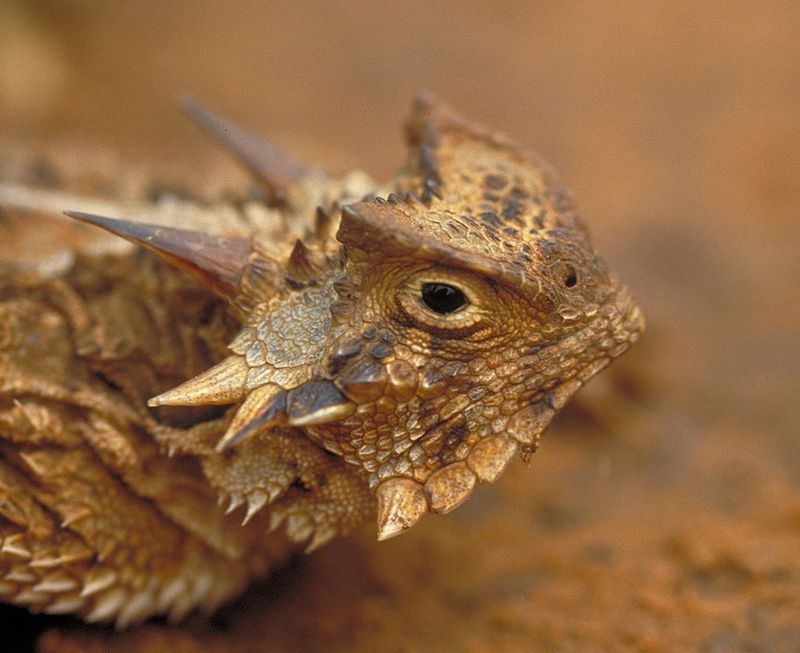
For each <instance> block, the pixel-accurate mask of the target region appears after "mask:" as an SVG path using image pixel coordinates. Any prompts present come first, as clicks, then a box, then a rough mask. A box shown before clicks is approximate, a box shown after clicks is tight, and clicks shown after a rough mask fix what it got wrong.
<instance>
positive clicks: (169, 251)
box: [65, 211, 251, 299]
mask: <svg viewBox="0 0 800 653" xmlns="http://www.w3.org/2000/svg"><path fill="white" fill-rule="evenodd" d="M65 213H66V215H68V216H69V217H71V218H75V219H76V220H80V221H81V222H86V223H89V224H92V225H95V226H98V227H102V228H103V229H105V230H106V231H110V232H111V233H112V234H114V235H116V236H121V237H122V238H125V239H126V240H129V241H131V242H132V243H135V244H136V245H141V246H142V247H145V248H146V249H149V250H150V251H152V252H155V253H156V254H158V255H159V256H161V257H163V258H165V259H166V260H167V261H169V262H170V263H172V264H173V265H175V266H176V267H178V268H181V269H182V270H186V271H187V272H191V273H192V274H193V275H194V276H196V277H197V278H199V279H200V281H202V282H203V283H205V284H206V285H208V286H211V287H212V288H214V290H216V291H217V292H219V293H220V294H222V295H224V296H225V297H227V298H228V299H233V298H234V297H235V296H236V295H237V293H238V290H239V288H238V286H239V277H240V275H241V272H242V269H243V268H244V266H245V264H246V263H247V259H248V256H249V254H250V249H251V247H250V241H249V240H248V239H246V238H229V237H225V236H209V235H208V234H204V233H201V232H199V231H189V230H186V229H173V228H171V227H161V226H158V225H153V224H146V223H142V222H131V221H128V220H117V219H114V218H106V217H103V216H100V215H92V214H90V213H81V212H79V211H65Z"/></svg>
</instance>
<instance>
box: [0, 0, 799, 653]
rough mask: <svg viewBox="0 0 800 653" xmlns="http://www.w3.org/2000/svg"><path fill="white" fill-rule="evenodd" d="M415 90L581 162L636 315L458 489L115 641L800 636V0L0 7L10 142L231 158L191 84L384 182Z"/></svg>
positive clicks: (189, 645)
mask: <svg viewBox="0 0 800 653" xmlns="http://www.w3.org/2000/svg"><path fill="white" fill-rule="evenodd" d="M420 88H425V89H429V90H431V91H433V92H435V93H436V94H438V95H440V96H441V97H443V98H444V99H446V100H447V101H449V102H450V103H451V104H453V105H454V106H455V107H457V108H458V109H459V110H460V111H462V112H463V113H466V114H467V115H469V116H471V117H473V118H475V119H478V120H480V121H482V122H484V123H487V124H488V125H491V126H493V127H495V128H498V129H500V130H502V131H504V132H506V133H508V134H509V135H511V136H513V137H514V138H516V139H517V140H518V141H520V142H521V143H522V144H524V145H526V146H530V147H532V148H534V149H536V150H538V151H539V152H540V153H541V154H542V155H544V156H545V158H547V159H549V160H550V161H551V162H552V163H553V164H554V165H555V166H556V168H557V169H559V170H560V171H561V173H562V177H563V179H564V180H566V182H567V184H568V185H569V186H571V187H572V188H573V189H574V190H575V193H576V195H577V198H578V200H579V202H580V204H581V206H582V207H583V210H584V212H585V214H586V215H587V218H588V220H589V222H590V224H591V225H592V227H593V232H594V236H595V240H596V242H597V244H598V246H599V249H600V250H601V251H602V252H603V253H604V254H605V255H606V257H607V259H608V260H609V261H610V263H611V265H612V267H614V268H616V269H617V271H618V272H619V273H620V275H621V276H622V277H623V278H624V279H626V280H627V281H628V282H629V283H630V285H632V286H633V288H634V290H635V292H636V294H637V296H638V297H639V299H640V302H641V304H642V307H643V309H644V311H645V314H646V315H647V318H648V332H647V334H646V336H645V338H644V340H643V341H642V342H641V343H640V344H639V345H637V347H636V348H634V349H633V350H632V351H631V352H630V353H628V354H626V355H625V356H624V357H623V359H621V360H620V361H619V363H617V364H615V366H614V368H613V369H612V370H610V371H609V372H608V373H604V376H605V378H604V379H598V380H597V381H596V382H595V383H593V384H592V385H591V386H590V387H589V388H587V389H586V390H585V391H583V395H584V396H583V398H582V400H581V401H580V402H578V404H577V405H575V406H572V407H571V408H570V409H568V410H567V411H566V412H565V413H564V414H563V415H562V416H560V417H559V419H558V420H557V422H556V423H555V424H554V427H553V428H552V429H551V430H550V431H549V433H548V436H547V437H546V438H545V441H544V444H543V447H542V450H541V451H540V453H538V454H537V455H536V456H535V457H534V461H533V464H532V466H531V468H530V469H527V468H525V467H524V466H523V465H522V464H519V463H517V464H515V465H514V466H513V467H512V469H511V470H510V471H509V472H507V473H506V475H505V476H504V477H503V478H502V479H501V480H500V481H499V482H498V483H497V484H496V485H494V486H492V487H486V488H482V489H480V490H479V491H478V492H476V493H475V495H474V497H473V499H472V500H471V501H470V503H469V504H468V505H467V506H465V507H463V508H462V509H460V510H459V511H457V512H456V513H454V514H453V515H451V516H449V517H447V518H442V519H433V518H431V519H430V520H425V521H424V522H423V523H422V524H421V525H420V526H418V527H416V528H415V529H414V530H413V531H412V532H410V533H408V534H407V535H404V536H403V537H401V538H398V539H397V540H392V541H391V542H388V543H385V544H381V545H377V544H375V543H374V542H373V541H372V533H371V532H368V531H366V530H365V532H364V534H363V535H362V536H361V537H357V538H354V539H351V540H347V541H342V542H337V543H335V544H334V545H332V546H330V547H328V548H327V549H326V550H324V551H322V552H321V553H319V554H317V555H315V556H313V557H311V558H310V559H301V560H298V561H296V562H295V563H294V564H293V566H291V567H290V568H289V569H286V570H284V571H282V572H281V573H280V574H279V576H278V577H277V580H276V582H272V583H270V582H267V583H264V584H262V585H260V586H257V587H255V588H254V589H253V590H252V591H251V593H250V594H249V595H248V596H247V597H246V598H245V599H244V600H243V601H241V602H239V603H236V604H235V605H233V606H232V607H231V608H229V609H228V610H227V611H226V612H225V613H223V615H222V616H220V617H218V618H217V619H216V620H215V621H213V622H211V623H207V622H202V621H199V620H198V621H195V622H192V623H190V624H189V625H188V626H186V627H184V628H181V629H178V630H169V629H166V628H163V627H161V626H157V625H153V626H149V627H146V628H144V629H141V630H138V631H134V632H133V633H130V634H127V635H124V636H122V638H120V639H119V640H118V641H116V642H115V643H114V646H117V647H124V646H128V647H130V649H131V650H145V649H146V647H150V648H149V649H147V650H159V649H160V648H162V647H167V646H169V647H175V646H183V647H185V648H184V650H204V649H206V648H210V649H213V650H242V651H244V650H365V651H366V650H376V649H377V648H382V649H383V650H392V651H425V650H436V649H438V650H448V649H453V650H469V651H481V650H534V651H538V650H542V651H555V650H558V651H617V650H619V651H623V650H644V651H675V650H692V651H700V650H703V651H732V650H749V651H770V652H772V651H797V650H800V392H798V381H800V378H798V377H800V235H798V234H800V229H799V228H798V224H797V223H798V219H800V4H798V3H794V2H766V1H765V2H750V3H745V2H731V3H714V2H708V3H704V2H701V3H695V2H691V3H689V2H686V3H683V2H681V3H675V2H663V3H661V2H647V3H636V2H629V1H620V2H607V3H561V2H550V1H548V2H511V3H499V2H455V1H447V2H424V1H421V0H418V1H412V2H405V3H397V2H395V3H379V2H358V1H353V2H339V3H310V2H270V3H267V2H258V1H256V0H244V1H239V2H211V1H206V2H202V1H201V2H198V1H197V0H195V1H192V2H189V1H180V0H172V1H169V2H164V1H161V2H156V1H141V2H137V3H111V2H100V1H94V0H50V1H47V2H43V1H38V2H37V1H34V0H29V1H24V0H3V2H2V3H1V4H0V144H1V143H3V142H6V143H10V142H14V143H23V144H25V146H26V147H28V148H37V147H40V148H46V147H52V146H53V145H54V144H57V145H58V146H59V147H65V148H69V147H80V148H87V147H88V148H100V149H104V150H107V151H109V152H113V153H115V155H116V156H118V157H119V158H120V159H121V160H123V161H125V162H129V163H130V165H143V166H148V165H153V166H161V165H164V162H170V163H175V164H176V165H185V166H187V167H193V166H197V165H208V166H209V167H208V169H215V168H214V166H218V167H219V169H220V170H224V171H227V172H226V173H225V174H230V175H231V176H232V178H234V179H236V178H237V177H236V175H238V174H239V173H237V172H233V166H232V164H229V163H228V162H227V160H226V159H225V158H224V157H223V156H222V155H221V154H218V153H216V152H214V151H213V149H212V148H211V147H210V146H209V145H208V143H207V142H206V141H204V140H203V139H202V138H201V137H200V136H199V135H198V134H197V133H196V131H195V130H194V129H193V128H192V127H191V126H190V125H188V124H187V121H186V120H185V119H183V118H182V117H181V116H180V115H179V113H178V112H177V111H176V110H175V109H174V106H175V102H174V98H175V96H176V94H177V93H179V92H182V91H189V92H191V93H193V94H195V95H197V96H199V97H200V98H202V99H203V100H204V101H206V102H207V103H208V104H210V105H211V106H213V107H215V108H217V109H219V110H220V111H222V112H223V113H225V114H227V115H228V116H229V117H231V118H233V119H235V120H237V121H238V122H240V123H243V124H245V125H247V126H249V127H250V128H252V129H254V130H255V131H258V132H260V133H262V134H264V135H267V136H269V137H270V138H272V139H273V140H275V141H276V142H278V143H280V144H281V145H283V146H284V147H286V148H287V149H289V150H290V151H292V152H293V153H295V154H296V155H298V156H300V157H302V158H304V159H306V160H308V161H311V162H315V163H321V164H324V165H325V166H327V167H328V168H329V169H330V170H332V171H334V172H343V171H345V170H347V169H349V168H352V167H359V168H363V169H365V170H367V171H369V172H371V173H373V174H374V175H376V176H377V177H378V178H385V177H387V176H388V175H389V174H391V172H392V171H393V170H394V169H395V168H396V167H397V166H398V165H399V164H400V163H401V161H402V158H403V156H404V152H403V144H402V135H401V130H400V124H401V122H402V120H403V118H404V116H405V115H406V111H407V107H408V104H409V100H410V97H411V96H412V94H413V92H414V91H415V90H417V89H420ZM238 178H239V179H244V178H245V177H244V175H241V176H240V177H238ZM38 623H39V622H37V624H38ZM42 627H43V628H45V629H47V628H50V626H49V625H45V626H42ZM109 636H110V634H109V633H107V632H105V631H97V630H89V631H84V630H83V629H82V628H81V627H79V626H77V625H75V624H70V623H68V624H66V625H64V624H60V625H59V626H57V627H56V628H55V629H53V630H50V631H49V632H48V633H47V634H45V635H44V638H43V639H42V640H41V642H40V645H41V646H42V648H43V649H44V650H52V651H55V650H82V649H83V648H91V649H92V650H102V648H103V647H104V646H107V645H108V642H107V637H109ZM71 646H74V647H75V648H70V647H71ZM117 650H122V648H118V649H117Z"/></svg>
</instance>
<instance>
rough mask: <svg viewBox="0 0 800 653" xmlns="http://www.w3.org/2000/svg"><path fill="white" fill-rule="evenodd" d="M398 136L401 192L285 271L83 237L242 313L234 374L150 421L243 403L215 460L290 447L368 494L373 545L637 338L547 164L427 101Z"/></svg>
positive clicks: (209, 375)
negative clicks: (279, 442)
mask: <svg viewBox="0 0 800 653" xmlns="http://www.w3.org/2000/svg"><path fill="white" fill-rule="evenodd" d="M225 133H229V132H227V131H226V132H225ZM407 137H408V141H409V144H410V157H409V160H408V163H407V165H406V167H405V168H404V169H403V170H402V171H401V173H400V174H399V175H398V177H397V178H396V179H395V181H394V182H393V184H392V191H393V192H391V193H389V194H388V195H387V196H386V197H385V198H380V197H372V198H369V199H364V200H362V201H360V202H354V203H353V202H351V203H347V202H340V203H339V207H340V216H337V217H338V220H339V223H338V230H336V229H335V224H334V225H333V228H332V227H331V224H329V223H328V224H326V225H325V229H324V230H323V231H325V234H327V237H322V236H320V235H319V233H318V234H317V236H316V237H312V239H311V240H310V241H309V244H308V245H305V244H303V243H302V242H300V241H298V242H296V243H295V244H294V245H293V246H292V247H290V248H289V249H290V250H291V251H289V249H287V253H286V255H285V256H284V257H283V258H280V257H278V258H277V259H276V258H275V257H272V258H270V257H268V256H266V255H264V254H263V253H261V254H259V253H258V252H256V253H255V254H254V253H250V254H248V253H247V252H248V251H250V245H249V241H247V240H244V239H235V238H234V239H230V238H228V239H224V238H219V237H214V238H212V237H210V236H203V235H202V234H196V233H193V234H191V235H187V234H180V233H178V232H177V231H175V230H168V229H164V228H158V227H142V226H134V225H130V224H129V225H128V226H127V227H125V228H121V227H120V224H119V223H118V224H115V225H111V226H110V225H109V224H103V223H102V222H100V220H101V219H99V218H92V219H91V220H92V221H94V222H95V223H96V224H101V226H106V227H107V228H111V229H112V231H115V233H120V234H121V235H124V236H126V237H128V238H130V239H132V240H135V241H136V242H139V243H140V244H144V245H145V246H148V247H150V248H151V249H155V250H156V251H158V252H159V253H160V254H162V255H165V256H167V258H170V260H172V261H173V262H177V263H178V264H179V265H182V266H183V267H186V268H187V269H189V270H190V271H193V272H194V273H195V274H197V275H198V276H200V277H201V278H202V279H203V280H204V281H205V282H206V283H208V284H210V285H212V286H213V287H215V288H217V289H218V290H220V291H221V292H222V293H223V294H225V295H226V296H228V297H229V298H231V299H236V301H237V302H238V303H239V306H240V307H241V306H245V307H246V310H244V311H243V315H242V317H243V328H242V331H241V332H240V333H239V335H238V336H237V337H236V338H235V340H234V341H233V342H232V343H231V345H230V349H231V356H230V357H228V358H227V359H225V360H224V361H223V362H222V363H220V364H219V365H217V366H216V367H214V368H212V369H211V370H209V371H208V372H206V373H204V374H202V375H200V376H199V377H196V378H195V379H192V380H190V381H188V382H186V383H185V384H183V385H182V386H179V387H178V388H175V389H173V390H171V391H168V392H166V393H164V394H162V395H160V396H159V397H156V398H154V399H153V400H151V405H162V404H179V405H192V404H205V403H220V404H224V403H233V402H241V406H240V407H239V408H238V409H237V412H236V414H235V416H234V417H233V420H232V422H231V424H230V427H229V429H228V431H227V433H226V434H225V435H224V436H223V438H222V439H221V440H220V442H219V444H218V446H217V450H218V452H219V453H222V452H224V451H225V450H226V449H229V448H231V447H233V446H236V445H237V443H240V442H242V441H243V440H245V439H248V440H249V441H250V442H249V444H250V445H251V446H257V445H253V444H252V443H253V441H254V440H256V441H257V440H258V439H259V438H260V439H269V438H270V437H273V435H271V434H274V433H275V432H276V431H275V430H276V429H277V430H281V433H285V432H286V431H287V430H289V431H293V432H298V433H301V434H302V436H303V437H306V438H308V439H310V440H311V441H312V442H313V443H315V444H316V445H318V446H319V447H321V448H323V449H324V450H326V451H327V452H329V453H331V454H334V455H336V456H340V457H341V458H343V459H344V461H346V463H349V467H350V468H351V469H352V470H353V471H354V473H356V474H357V475H358V476H359V477H360V478H361V479H363V481H365V482H366V485H368V487H369V488H370V489H371V491H372V492H373V493H374V494H375V496H376V497H377V504H378V532H379V538H380V539H385V538H388V537H391V536H393V535H396V534H398V533H400V532H401V531H403V530H404V529H406V528H409V527H410V526H412V525H413V524H414V523H416V521H417V520H418V519H419V518H420V517H422V516H423V515H424V514H425V513H427V512H429V511H433V512H438V513H446V512H449V511H451V510H453V509H454V508H456V507H457V506H458V505H460V504H461V503H462V502H463V501H464V500H465V499H466V498H467V497H468V496H469V495H470V494H471V492H472V490H473V488H474V486H475V484H476V483H478V482H491V481H494V480H495V479H496V478H498V476H499V475H500V474H501V473H502V471H503V469H504V468H505V467H506V465H507V464H508V462H509V461H510V460H511V459H512V458H513V457H514V456H515V455H517V454H519V455H520V456H521V457H522V458H523V459H524V460H527V459H528V458H529V457H530V455H531V454H532V453H533V452H534V451H535V449H536V447H537V444H538V441H539V436H540V434H541V433H542V431H543V429H544V428H545V427H546V426H547V424H548V423H549V422H550V420H551V419H552V417H553V416H554V415H555V413H556V412H557V411H558V410H559V409H560V408H561V407H562V406H563V405H564V403H565V402H566V401H567V399H568V398H569V397H570V396H571V395H572V394H573V393H574V392H575V391H576V390H577V389H578V388H580V386H581V385H582V384H583V383H585V382H586V381H587V380H588V379H589V378H591V377H592V376H593V375H594V374H596V373H597V372H598V371H600V370H601V369H602V368H603V367H605V366H606V365H607V364H608V363H609V362H610V361H611V360H612V359H613V358H615V357H616V356H618V355H620V354H621V353H622V352H623V351H625V350H626V349H627V348H628V346H629V345H630V344H631V343H632V342H634V341H635V340H636V339H637V338H638V335H639V333H640V331H641V329H642V327H643V320H642V316H641V313H640V312H639V309H638V308H637V307H636V306H635V304H634V303H633V301H632V298H631V296H630V294H629V292H628V291H627V290H626V289H625V288H624V287H623V286H621V285H620V284H619V282H618V281H617V280H616V278H615V277H614V275H612V274H611V273H610V272H609V270H608V268H607V266H606V264H605V263H604V262H603V260H602V259H600V258H599V257H598V256H597V254H596V253H595V251H594V249H593V247H592V243H591V240H590V237H589V233H588V231H587V229H586V227H585V225H584V223H583V221H582V220H581V218H580V216H579V215H578V214H577V212H576V209H575V207H574V205H573V203H572V200H571V198H570V197H569V195H568V194H567V192H566V191H565V190H564V189H563V188H562V187H561V186H560V185H559V184H558V182H557V181H556V180H555V177H554V175H553V173H552V172H551V171H550V169H549V167H548V166H547V164H545V163H544V162H542V161H540V160H539V159H537V158H536V157H535V156H534V155H531V154H529V153H526V152H523V151H521V150H520V149H519V148H518V147H517V146H515V145H514V144H513V143H511V142H510V141H509V140H507V139H506V138H504V137H502V136H500V135H497V134H493V133H490V132H488V131H486V130H485V129H483V128H482V127H480V126H477V125H474V124H472V123H469V122H468V121H466V120H465V119H463V118H462V117H460V116H458V115H457V114H455V113H454V112H453V111H452V110H450V109H449V108H448V107H446V106H444V105H442V104H441V103H438V102H435V101H433V100H431V99H430V98H429V97H426V96H421V97H420V98H418V100H417V102H416V104H415V106H414V110H413V112H412V116H411V119H410V121H409V123H408V126H407ZM270 161H272V162H273V163H274V159H270ZM286 195H287V196H288V195H289V194H286ZM77 217H82V219H87V216H77ZM334 222H335V219H334ZM126 230H127V233H126ZM334 232H335V238H336V239H335V240H333V238H331V237H330V236H331V234H333V233H334ZM336 241H338V242H336ZM243 287H244V288H245V290H244V291H242V290H241V289H242V288H243ZM237 293H238V294H239V295H238V297H237ZM242 295H245V296H246V297H247V300H246V301H244V302H242V301H241V296H242ZM251 467H252V465H251ZM248 473H250V472H248ZM268 473H269V472H268V470H264V474H268ZM256 475H257V472H256ZM258 483H261V481H260V480H259V481H258ZM221 487H222V489H224V483H222V484H221ZM258 487H263V483H261V485H258ZM279 491H280V490H276V492H279ZM258 496H259V499H258V500H257V501H256V502H255V503H254V502H252V501H251V508H253V506H255V508H256V509H260V508H261V507H262V506H263V505H265V502H266V501H267V498H266V497H267V495H266V494H265V493H264V492H260V494H259V495H258ZM275 496H277V494H276V495H275ZM269 498H270V500H271V499H272V498H273V497H269ZM248 500H250V499H248ZM254 510H255V509H254ZM254 510H250V509H249V510H248V515H250V514H251V512H253V511H254Z"/></svg>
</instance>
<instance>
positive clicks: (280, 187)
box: [181, 97, 309, 201]
mask: <svg viewBox="0 0 800 653" xmlns="http://www.w3.org/2000/svg"><path fill="white" fill-rule="evenodd" d="M181 106H182V108H183V110H184V112H185V113H186V115H188V116H189V118H191V119H192V120H193V121H194V122H195V123H196V124H197V125H198V126H199V127H200V128H201V129H202V130H203V131H204V132H206V133H207V134H208V135H210V136H211V137H212V138H214V139H216V140H217V141H219V142H220V143H222V145H224V146H225V147H226V148H228V150H230V152H231V153H232V154H233V155H234V156H235V157H236V158H237V159H238V160H239V161H240V162H241V163H242V164H244V166H245V168H247V169H248V170H249V171H250V172H251V173H252V174H253V175H254V176H255V177H256V178H257V179H259V180H260V181H261V182H262V183H264V184H265V185H266V187H267V189H268V190H269V191H270V192H271V193H272V194H273V196H274V199H275V200H278V201H283V200H285V199H286V198H285V195H286V190H287V189H288V188H289V187H290V186H292V185H293V184H296V183H297V182H298V181H300V180H301V179H303V177H305V176H306V175H307V174H308V173H309V170H308V168H307V167H306V166H304V165H302V164H300V163H298V162H297V161H295V160H293V159H292V158H291V157H289V156H288V155H287V154H286V153H285V152H283V151H282V150H281V149H279V148H277V147H276V146H274V145H272V144H271V143H268V142H266V141H263V140H261V139H260V138H258V137H257V136H256V135H255V134H252V133H250V132H248V131H247V130H245V129H242V128H241V127H238V126H236V125H234V124H232V123H229V122H228V121H226V120H224V119H223V118H222V117H220V116H218V115H217V114H215V113H214V112H212V111H210V110H209V109H207V108H206V107H204V106H203V105H202V104H201V103H200V102H198V101H197V100H196V99H194V98H191V97H189V98H185V99H184V100H183V101H182V102H181Z"/></svg>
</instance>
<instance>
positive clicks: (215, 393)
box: [147, 356, 249, 406]
mask: <svg viewBox="0 0 800 653" xmlns="http://www.w3.org/2000/svg"><path fill="white" fill-rule="evenodd" d="M248 369H249V368H248V366H247V361H245V359H244V357H243V356H228V358H226V359H225V360H223V361H222V362H221V363H218V364H217V365H215V366H214V367H212V368H210V369H208V370H206V371H205V372H203V373H202V374H199V375H197V376H196V377H194V378H193V379H189V380H188V381H186V382H185V383H181V384H180V385H179V386H177V387H176V388H173V389H172V390H168V391H167V392H164V393H162V394H160V395H158V396H157V397H153V398H152V399H150V400H149V401H148V402H147V405H148V406H205V405H208V404H232V403H234V402H236V401H239V400H240V399H242V398H243V397H244V395H245V382H246V381H247V370H248Z"/></svg>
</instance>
